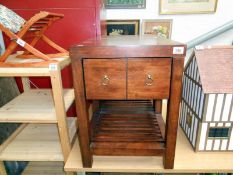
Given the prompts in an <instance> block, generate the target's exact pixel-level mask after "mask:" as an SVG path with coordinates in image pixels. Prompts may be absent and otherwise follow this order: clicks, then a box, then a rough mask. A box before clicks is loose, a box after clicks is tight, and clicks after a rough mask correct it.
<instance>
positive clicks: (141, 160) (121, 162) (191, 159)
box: [65, 128, 233, 173]
mask: <svg viewBox="0 0 233 175" xmlns="http://www.w3.org/2000/svg"><path fill="white" fill-rule="evenodd" d="M232 159H233V153H232V152H225V153H200V152H199V153H195V152H194V151H193V149H192V147H191V145H190V144H189V143H188V140H187V139H186V137H185V135H184V133H183V131H182V130H181V129H180V128H179V129H178V138H177V146H176V157H175V166H174V169H172V170H168V169H164V168H163V164H162V157H155V156H154V157H152V156H150V157H146V156H145V157H142V156H140V157H131V156H93V165H92V168H83V166H82V161H81V154H80V148H79V144H78V140H76V142H75V144H74V146H73V148H72V151H71V153H70V155H69V158H68V160H67V162H66V164H65V170H66V171H73V172H74V171H88V172H138V173H139V172H148V173H149V172H151V173H152V172H153V173H155V172H157V173H194V172H195V173H204V172H206V173H207V172H209V173H210V172H232V171H233V166H232Z"/></svg>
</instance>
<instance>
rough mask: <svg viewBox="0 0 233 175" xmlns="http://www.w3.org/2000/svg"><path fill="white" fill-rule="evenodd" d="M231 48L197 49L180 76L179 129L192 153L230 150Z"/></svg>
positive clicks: (232, 140) (232, 134)
mask: <svg viewBox="0 0 233 175" xmlns="http://www.w3.org/2000/svg"><path fill="white" fill-rule="evenodd" d="M232 108H233V46H228V47H208V48H204V47H198V48H196V49H195V50H194V53H193V54H192V55H191V58H190V59H189V62H188V63H187V65H186V67H185V69H184V74H183V91H182V101H181V105H180V126H181V128H182V129H183V131H184V133H185V135H186V136H187V138H188V140H189V142H190V144H191V145H192V147H193V148H194V150H195V151H233V130H232V127H233V109H232Z"/></svg>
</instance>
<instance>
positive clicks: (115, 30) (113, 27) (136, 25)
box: [106, 19, 140, 35]
mask: <svg viewBox="0 0 233 175" xmlns="http://www.w3.org/2000/svg"><path fill="white" fill-rule="evenodd" d="M106 23H107V25H106V26H107V27H106V30H107V35H139V32H140V31H139V29H140V20H139V19H133V20H107V22H106Z"/></svg>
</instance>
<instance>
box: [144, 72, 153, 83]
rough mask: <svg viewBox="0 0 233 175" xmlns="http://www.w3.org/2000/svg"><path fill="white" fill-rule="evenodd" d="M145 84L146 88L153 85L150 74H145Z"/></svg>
mask: <svg viewBox="0 0 233 175" xmlns="http://www.w3.org/2000/svg"><path fill="white" fill-rule="evenodd" d="M145 84H146V85H147V86H152V84H153V78H152V75H151V74H147V77H146V82H145Z"/></svg>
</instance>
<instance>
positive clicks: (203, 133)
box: [199, 123, 208, 150]
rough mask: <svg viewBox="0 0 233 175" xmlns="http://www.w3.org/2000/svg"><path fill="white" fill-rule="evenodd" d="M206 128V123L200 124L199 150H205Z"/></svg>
mask: <svg viewBox="0 0 233 175" xmlns="http://www.w3.org/2000/svg"><path fill="white" fill-rule="evenodd" d="M207 127H208V123H202V124H201V136H200V143H199V150H204V149H205V141H206V132H207Z"/></svg>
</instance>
